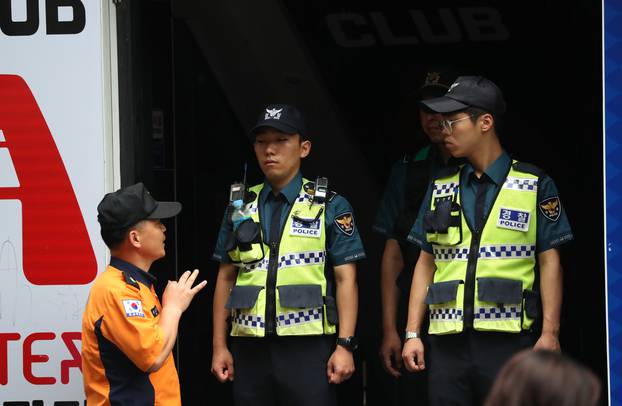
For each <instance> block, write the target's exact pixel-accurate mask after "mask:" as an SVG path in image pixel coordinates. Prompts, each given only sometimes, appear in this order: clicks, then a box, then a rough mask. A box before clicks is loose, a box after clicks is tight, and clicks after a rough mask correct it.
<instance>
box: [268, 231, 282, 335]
mask: <svg viewBox="0 0 622 406" xmlns="http://www.w3.org/2000/svg"><path fill="white" fill-rule="evenodd" d="M278 259H279V243H278V242H271V243H270V259H269V260H268V275H267V277H266V334H274V333H276V272H277V270H278V267H279V262H278Z"/></svg>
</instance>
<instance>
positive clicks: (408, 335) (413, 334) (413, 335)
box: [404, 331, 421, 341]
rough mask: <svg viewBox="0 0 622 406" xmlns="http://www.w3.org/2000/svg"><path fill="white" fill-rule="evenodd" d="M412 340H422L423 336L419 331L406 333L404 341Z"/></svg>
mask: <svg viewBox="0 0 622 406" xmlns="http://www.w3.org/2000/svg"><path fill="white" fill-rule="evenodd" d="M411 338H419V339H421V334H420V333H419V332H418V331H406V334H405V335H404V341H408V340H410V339H411Z"/></svg>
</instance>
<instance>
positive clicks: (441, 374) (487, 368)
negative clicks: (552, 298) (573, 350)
mask: <svg viewBox="0 0 622 406" xmlns="http://www.w3.org/2000/svg"><path fill="white" fill-rule="evenodd" d="M428 342H429V343H430V345H429V357H428V360H429V362H428V365H429V375H428V376H429V384H430V387H429V388H430V389H429V396H430V405H432V406H437V405H439V406H440V405H452V406H453V405H482V404H483V403H484V401H485V400H486V396H487V395H488V392H489V390H490V388H491V386H492V384H493V382H494V380H495V377H496V375H497V372H499V370H500V369H501V367H502V366H503V364H505V362H506V361H507V360H508V359H509V358H510V357H511V356H512V355H514V354H515V353H517V352H519V351H520V350H522V349H525V348H529V347H531V346H532V345H533V344H534V341H533V337H532V335H531V334H528V333H520V334H510V333H495V332H481V331H474V330H470V329H469V330H466V331H465V332H463V333H461V334H448V335H442V336H440V335H430V336H428Z"/></svg>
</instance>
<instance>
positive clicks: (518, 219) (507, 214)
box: [497, 207, 531, 233]
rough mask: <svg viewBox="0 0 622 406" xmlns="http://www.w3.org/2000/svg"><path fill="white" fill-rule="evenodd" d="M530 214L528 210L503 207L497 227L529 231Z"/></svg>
mask: <svg viewBox="0 0 622 406" xmlns="http://www.w3.org/2000/svg"><path fill="white" fill-rule="evenodd" d="M530 216H531V214H530V213H529V212H528V211H524V210H517V209H508V208H505V207H502V208H501V210H499V218H498V219H497V227H499V228H506V229H508V230H516V231H522V232H524V233H526V232H527V231H529V217H530Z"/></svg>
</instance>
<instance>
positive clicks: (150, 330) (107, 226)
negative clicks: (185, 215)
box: [82, 183, 206, 406]
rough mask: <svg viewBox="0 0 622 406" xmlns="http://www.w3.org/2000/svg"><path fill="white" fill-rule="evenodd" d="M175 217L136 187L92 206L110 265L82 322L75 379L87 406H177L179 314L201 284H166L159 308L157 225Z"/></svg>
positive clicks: (171, 205) (173, 205) (187, 279)
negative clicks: (80, 381)
mask: <svg viewBox="0 0 622 406" xmlns="http://www.w3.org/2000/svg"><path fill="white" fill-rule="evenodd" d="M180 211H181V204H180V203H178V202H157V201H155V200H154V199H153V197H151V195H150V194H149V192H148V191H147V189H146V188H145V186H144V185H143V184H142V183H138V184H136V185H133V186H129V187H126V188H123V189H120V190H117V191H116V192H114V193H108V194H107V195H106V196H104V199H103V200H102V201H101V202H100V204H99V205H98V206H97V212H98V216H97V220H98V221H99V223H100V226H101V235H102V238H103V240H104V242H105V243H106V245H107V246H108V248H110V253H111V259H110V265H109V266H108V267H107V268H106V270H105V271H104V272H103V273H102V274H101V275H99V277H98V278H97V280H96V281H95V283H94V284H93V286H92V288H91V293H90V296H89V300H88V303H87V305H86V309H85V311H84V317H83V320H82V371H83V373H84V389H85V392H86V397H87V403H88V405H89V406H99V405H102V406H103V405H120V406H121V405H145V406H146V405H166V406H175V405H181V397H180V391H179V378H178V376H177V369H176V368H175V363H174V361H173V357H172V355H171V350H172V348H173V345H174V344H175V340H176V337H177V327H178V324H179V319H180V317H181V315H182V313H183V312H184V311H185V310H186V309H187V308H188V305H189V304H190V302H191V301H192V298H193V297H194V295H195V294H196V293H197V292H198V291H199V290H201V289H202V288H203V287H204V286H205V284H206V282H205V281H203V282H201V283H200V284H198V285H197V286H195V287H194V288H192V284H193V283H194V281H195V279H196V277H197V275H198V272H199V271H198V270H195V271H194V272H192V274H191V273H190V272H189V271H187V272H185V273H184V274H183V275H182V276H181V277H180V278H179V281H178V282H174V281H169V283H168V285H167V286H166V289H165V290H164V294H163V298H162V303H163V305H160V301H159V300H158V297H157V295H156V293H155V290H154V288H153V283H154V281H155V277H154V276H152V275H151V274H149V268H150V267H151V264H152V263H153V262H154V261H155V260H157V259H159V258H162V257H163V256H164V240H165V238H166V237H165V236H164V232H165V231H166V228H165V227H164V225H163V224H162V223H161V222H160V219H163V218H168V217H173V216H175V215H177V214H178V213H179V212H180Z"/></svg>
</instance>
